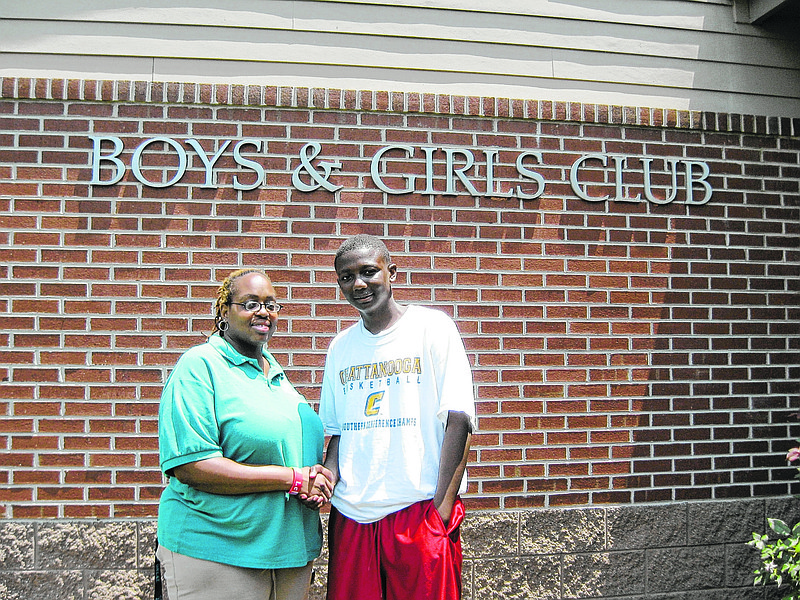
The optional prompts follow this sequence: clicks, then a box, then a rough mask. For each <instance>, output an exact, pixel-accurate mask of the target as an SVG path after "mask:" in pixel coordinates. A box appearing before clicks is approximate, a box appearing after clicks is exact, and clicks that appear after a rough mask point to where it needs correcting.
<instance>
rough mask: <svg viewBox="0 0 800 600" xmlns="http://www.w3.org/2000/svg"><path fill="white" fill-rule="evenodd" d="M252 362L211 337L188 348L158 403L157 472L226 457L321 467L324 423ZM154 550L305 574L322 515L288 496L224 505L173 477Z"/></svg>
mask: <svg viewBox="0 0 800 600" xmlns="http://www.w3.org/2000/svg"><path fill="white" fill-rule="evenodd" d="M263 354H264V358H265V359H266V360H267V362H268V363H269V371H268V374H267V375H266V376H265V375H264V372H263V371H262V370H261V368H260V367H259V366H258V362H256V360H255V359H252V358H247V357H245V356H243V355H242V354H239V353H238V352H237V351H236V350H234V348H233V346H231V345H230V344H229V343H228V342H227V341H226V340H225V339H224V338H222V337H220V336H219V335H213V336H211V338H210V339H209V340H208V342H207V343H205V344H201V345H199V346H195V347H194V348H191V349H189V350H188V351H187V352H186V353H185V354H183V356H181V358H180V360H178V364H177V365H176V366H175V369H174V370H173V371H172V373H171V374H170V376H169V378H168V379H167V383H166V384H165V386H164V390H163V393H162V395H161V405H160V409H159V419H158V438H159V454H160V461H161V470H162V471H163V472H164V473H165V474H167V476H169V475H171V471H172V469H174V468H175V467H178V466H180V465H184V464H187V463H190V462H195V461H198V460H203V459H205V458H211V457H214V456H224V457H226V458H229V459H231V460H234V461H236V462H240V463H244V464H250V465H281V466H287V467H303V466H311V465H314V464H318V463H321V462H322V448H323V443H324V434H323V430H322V422H321V421H320V418H319V416H318V415H317V413H316V412H314V410H313V409H312V408H311V406H309V404H308V403H307V402H306V400H305V398H303V396H301V395H300V394H299V393H298V392H297V391H296V390H295V389H294V387H293V386H292V384H291V383H289V381H288V379H287V378H286V375H285V374H284V372H283V369H282V368H281V367H280V365H278V363H277V361H276V360H275V358H274V357H273V356H272V355H271V354H270V353H269V352H267V351H266V350H265V351H264V352H263ZM158 541H159V543H160V544H161V545H162V546H164V547H165V548H167V549H168V550H171V551H173V552H177V553H179V554H184V555H186V556H191V557H194V558H200V559H204V560H210V561H214V562H220V563H225V564H229V565H235V566H240V567H250V568H257V569H279V568H285V567H299V566H302V565H305V564H307V563H308V562H309V561H310V560H312V559H314V558H316V557H317V556H319V553H320V548H321V546H322V531H321V525H320V518H319V513H318V512H317V511H314V510H311V509H309V508H306V507H305V506H303V505H302V504H301V503H300V502H299V501H298V500H297V498H296V497H295V496H290V495H289V494H288V493H286V492H267V493H258V494H242V495H236V496H226V495H219V494H210V493H208V492H202V491H200V490H197V489H195V488H192V487H191V486H188V485H185V484H183V483H181V482H180V481H178V480H177V479H176V478H175V477H170V479H169V484H168V485H167V488H166V489H165V490H164V492H163V493H162V495H161V501H160V504H159V510H158Z"/></svg>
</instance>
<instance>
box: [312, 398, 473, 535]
mask: <svg viewBox="0 0 800 600" xmlns="http://www.w3.org/2000/svg"><path fill="white" fill-rule="evenodd" d="M471 440H472V424H471V423H470V419H469V415H467V414H466V413H463V412H459V411H454V410H451V411H449V412H448V413H447V426H446V428H445V430H444V441H443V442H442V456H441V458H440V459H439V480H438V482H437V484H436V494H435V495H434V496H433V504H434V506H435V507H436V510H438V511H439V514H440V515H441V516H442V521H444V524H445V525H447V524H448V523H449V522H450V514H451V513H452V510H453V504H454V503H455V501H456V496H458V488H459V485H460V484H461V478H462V477H463V476H464V470H465V469H466V468H467V459H468V458H469V446H470V441H471ZM325 466H326V467H327V468H328V469H330V470H331V471H332V470H333V468H332V467H331V466H330V465H329V464H328V460H327V459H326V460H325ZM337 478H338V474H337Z"/></svg>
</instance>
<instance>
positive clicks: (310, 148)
mask: <svg viewBox="0 0 800 600" xmlns="http://www.w3.org/2000/svg"><path fill="white" fill-rule="evenodd" d="M321 151H322V147H321V146H320V144H319V142H309V143H308V144H306V145H305V146H303V147H302V148H301V150H300V164H299V165H298V166H297V168H296V169H295V170H294V171H293V172H292V184H293V185H294V187H296V188H297V189H298V190H300V191H301V192H313V191H314V190H316V189H319V187H320V186H322V187H324V188H325V189H326V190H328V191H329V192H335V191H336V190H340V189H342V186H341V185H333V184H332V183H331V182H330V181H328V178H329V177H330V176H331V171H332V170H333V169H341V168H342V163H340V162H339V161H335V162H327V161H320V162H319V168H320V169H322V173H321V172H320V171H317V169H316V168H315V167H314V165H312V164H311V161H312V160H314V159H315V158H316V157H317V156H318V155H319V153H320V152H321ZM301 170H302V171H305V172H306V173H308V174H309V175H310V176H311V179H313V180H314V181H315V182H316V183H313V182H312V183H306V182H305V181H303V180H302V179H300V171H301ZM323 173H324V174H323Z"/></svg>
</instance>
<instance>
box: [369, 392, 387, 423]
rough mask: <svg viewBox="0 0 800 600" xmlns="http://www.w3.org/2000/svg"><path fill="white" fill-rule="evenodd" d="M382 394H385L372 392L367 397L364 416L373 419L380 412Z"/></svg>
mask: <svg viewBox="0 0 800 600" xmlns="http://www.w3.org/2000/svg"><path fill="white" fill-rule="evenodd" d="M384 393H385V392H384V391H383V390H382V391H380V392H373V393H372V394H370V395H369V396H367V404H366V406H364V414H365V415H366V416H368V417H374V416H375V415H377V414H378V413H379V412H381V400H383V394H384Z"/></svg>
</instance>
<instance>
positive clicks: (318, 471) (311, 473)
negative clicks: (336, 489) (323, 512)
mask: <svg viewBox="0 0 800 600" xmlns="http://www.w3.org/2000/svg"><path fill="white" fill-rule="evenodd" d="M299 470H300V473H301V474H302V476H303V485H302V486H301V488H300V491H299V492H298V494H297V498H298V500H300V502H302V503H303V504H304V505H305V506H307V507H308V508H313V509H314V510H319V509H320V508H322V507H323V506H324V505H325V503H327V502H330V499H331V496H332V495H333V486H335V485H336V482H335V481H334V477H333V473H331V472H330V470H329V469H326V468H325V467H323V466H322V465H314V466H313V467H302V468H301V469H299Z"/></svg>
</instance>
